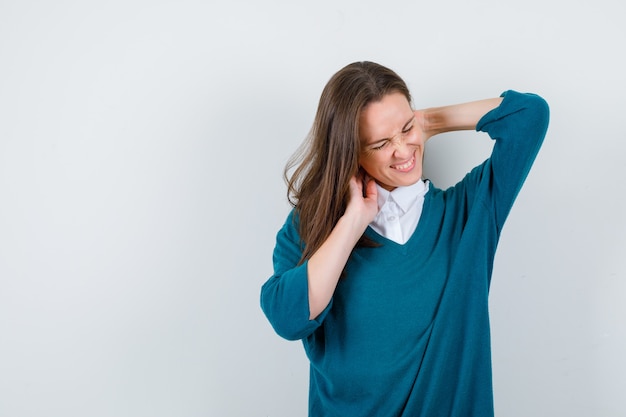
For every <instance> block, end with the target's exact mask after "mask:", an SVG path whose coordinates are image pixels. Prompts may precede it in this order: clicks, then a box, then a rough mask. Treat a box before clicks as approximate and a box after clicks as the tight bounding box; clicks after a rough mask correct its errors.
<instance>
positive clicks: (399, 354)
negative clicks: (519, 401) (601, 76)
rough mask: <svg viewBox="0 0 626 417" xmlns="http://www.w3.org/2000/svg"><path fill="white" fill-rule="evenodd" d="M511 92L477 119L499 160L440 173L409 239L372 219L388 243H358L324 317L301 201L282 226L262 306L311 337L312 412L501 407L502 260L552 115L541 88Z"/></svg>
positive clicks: (469, 412)
mask: <svg viewBox="0 0 626 417" xmlns="http://www.w3.org/2000/svg"><path fill="white" fill-rule="evenodd" d="M503 97H504V100H503V101H502V103H501V104H500V106H499V107H498V108H496V109H494V110H492V111H490V112H489V113H487V114H486V115H484V116H483V117H482V118H481V120H480V121H479V123H478V125H477V127H476V130H479V131H484V132H487V133H488V134H489V136H490V137H491V138H493V139H495V145H494V147H493V151H492V153H491V156H490V157H489V159H487V160H486V161H485V162H484V163H482V164H481V165H479V166H477V167H476V168H474V169H473V170H472V171H471V172H470V173H468V174H467V175H466V176H465V178H464V179H463V180H462V181H461V182H459V183H458V184H457V185H455V186H454V187H451V188H449V189H447V190H445V191H443V190H440V189H438V188H435V187H434V186H433V185H432V183H431V185H430V189H429V191H428V193H427V194H426V196H425V201H424V207H423V210H422V215H421V218H420V220H419V223H418V226H417V229H416V230H415V232H414V233H413V235H412V236H411V238H410V239H409V241H408V242H407V243H405V244H404V245H399V244H397V243H395V242H393V241H391V240H388V239H385V238H384V237H382V236H380V235H378V234H377V233H376V232H374V231H373V230H372V229H371V228H368V229H367V230H366V232H365V233H366V234H367V235H368V236H369V237H370V238H372V239H373V240H375V241H376V242H379V243H380V244H381V246H379V247H376V248H357V249H354V251H353V252H352V254H351V256H350V258H349V260H348V262H347V265H346V276H345V277H344V278H342V279H341V280H340V281H339V284H338V286H337V288H336V290H335V293H334V295H333V298H332V300H331V302H330V304H329V305H328V307H327V308H326V309H325V310H324V311H323V312H322V314H321V315H320V316H319V317H318V318H317V319H316V320H309V307H308V290H307V264H306V263H304V264H302V265H299V266H298V265H297V264H298V260H299V258H300V255H301V242H300V238H299V235H298V229H297V216H295V215H294V212H293V211H292V213H291V214H290V215H289V217H288V218H287V220H286V222H285V224H284V226H283V227H282V229H281V230H280V231H279V233H278V235H277V241H276V247H275V249H274V275H273V276H272V277H271V278H270V279H269V280H268V281H267V282H266V283H265V284H264V285H263V288H262V290H261V306H262V309H263V311H264V312H265V314H266V316H267V318H268V319H269V321H270V323H271V324H272V326H273V327H274V329H275V330H276V332H277V333H278V334H279V335H281V336H282V337H284V338H286V339H290V340H295V339H302V342H303V344H304V349H305V351H306V354H307V356H308V358H309V361H310V390H309V415H310V416H324V417H330V416H337V417H352V416H405V417H417V416H459V417H468V416H477V417H488V416H493V392H492V375H491V348H490V332H489V315H488V293H489V284H490V280H491V273H492V268H493V260H494V255H495V252H496V246H497V243H498V239H499V236H500V232H501V230H502V226H503V224H504V221H505V219H506V217H507V215H508V213H509V211H510V209H511V206H512V204H513V201H514V200H515V197H516V196H517V194H518V192H519V190H520V187H521V186H522V183H523V182H524V180H525V178H526V176H527V175H528V172H529V169H530V167H531V165H532V162H533V161H534V159H535V156H536V154H537V152H538V150H539V147H540V146H541V143H542V141H543V138H544V136H545V133H546V130H547V126H548V118H549V111H548V106H547V104H546V102H545V101H544V100H543V99H542V98H541V97H539V96H537V95H534V94H522V93H518V92H515V91H507V92H505V93H503ZM294 219H295V221H294ZM276 400H277V401H280V400H281V397H280V396H277V398H276Z"/></svg>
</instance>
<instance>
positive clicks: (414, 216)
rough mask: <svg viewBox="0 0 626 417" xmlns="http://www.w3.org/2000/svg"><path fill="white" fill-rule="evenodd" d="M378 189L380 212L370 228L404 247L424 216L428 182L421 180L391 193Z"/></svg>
mask: <svg viewBox="0 0 626 417" xmlns="http://www.w3.org/2000/svg"><path fill="white" fill-rule="evenodd" d="M376 188H377V189H378V207H379V210H378V214H377V215H376V217H375V218H374V221H372V222H371V223H370V227H371V228H372V229H374V230H375V231H376V232H377V233H378V234H380V235H381V236H384V237H386V238H387V239H389V240H393V241H394V242H396V243H399V244H401V245H403V244H405V243H406V242H407V241H408V240H409V238H410V237H411V235H412V234H413V232H415V228H416V227H417V223H418V222H419V219H420V216H421V215H422V207H423V206H424V196H425V195H426V193H427V192H428V181H426V182H424V181H423V180H419V181H418V182H416V183H415V184H413V185H409V186H407V187H398V188H396V189H394V190H393V191H391V192H389V191H387V190H385V189H384V188H382V187H381V186H380V185H378V184H376Z"/></svg>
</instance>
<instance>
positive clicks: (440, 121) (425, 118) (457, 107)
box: [415, 97, 502, 139]
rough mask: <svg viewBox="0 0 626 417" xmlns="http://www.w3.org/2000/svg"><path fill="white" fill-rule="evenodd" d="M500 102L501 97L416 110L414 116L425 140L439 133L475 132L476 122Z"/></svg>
mask: <svg viewBox="0 0 626 417" xmlns="http://www.w3.org/2000/svg"><path fill="white" fill-rule="evenodd" d="M501 102H502V97H495V98H489V99H485V100H478V101H471V102H468V103H461V104H452V105H449V106H441V107H431V108H427V109H422V110H416V111H415V116H416V119H417V120H418V121H419V123H420V124H421V125H422V130H423V132H424V134H425V137H426V139H428V138H430V137H432V136H434V135H437V134H439V133H444V132H451V131H455V130H475V129H476V124H477V123H478V121H479V120H480V119H481V117H483V116H484V115H485V114H487V113H488V112H489V111H491V110H493V109H495V108H496V107H498V106H499V105H500V103H501Z"/></svg>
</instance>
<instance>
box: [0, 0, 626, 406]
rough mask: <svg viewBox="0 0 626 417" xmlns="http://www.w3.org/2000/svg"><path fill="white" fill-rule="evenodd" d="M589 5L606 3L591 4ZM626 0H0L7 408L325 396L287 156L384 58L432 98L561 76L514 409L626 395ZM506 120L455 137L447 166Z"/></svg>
mask: <svg viewBox="0 0 626 417" xmlns="http://www.w3.org/2000/svg"><path fill="white" fill-rule="evenodd" d="M583 4H584V5H583ZM623 16H624V14H623V4H622V3H621V2H619V1H617V0H615V1H611V0H596V1H593V2H573V3H567V4H564V3H562V2H558V1H553V2H552V1H546V0H543V1H537V0H530V1H524V2H503V1H501V0H484V1H463V0H450V1H431V2H419V1H393V0H391V1H386V2H381V1H357V0H352V1H337V0H333V1H316V2H311V1H309V2H295V1H253V0H249V1H230V2H220V3H219V4H218V3H217V2H212V1H200V0H197V1H193V0H182V1H181V0H177V1H148V0H124V1H121V0H114V1H106V2H105V1H100V2H95V1H78V0H65V1H63V0H59V1H49V2H48V1H33V0H26V1H22V0H20V1H18V0H12V1H10V0H3V1H1V2H0V415H1V416H7V417H26V416H29V417H31V416H63V417H84V416H94V417H97V416H111V417H126V416H128V417H139V416H150V417H159V416H164V417H165V416H168V417H171V416H182V417H187V416H190V417H191V416H272V417H279V416H303V415H306V404H307V387H308V368H307V361H306V358H305V355H304V352H303V350H302V347H301V345H300V343H299V342H287V341H284V340H282V339H280V338H279V337H278V336H276V335H275V334H274V333H273V331H272V329H271V328H270V326H269V324H268V322H267V321H266V320H265V318H264V316H263V315H262V312H261V310H260V308H259V299H258V298H259V290H260V286H261V285H262V283H263V282H264V281H265V280H266V279H267V278H268V277H269V276H270V275H271V272H272V268H271V253H272V249H273V245H274V238H275V233H276V231H277V230H278V229H279V227H280V226H281V224H282V223H283V220H284V218H285V216H286V214H287V212H288V210H289V206H288V204H287V203H286V198H285V186H284V184H283V181H282V177H281V175H282V169H283V166H284V164H285V162H286V160H287V158H288V157H289V155H290V154H291V153H292V152H293V151H294V150H295V149H296V147H297V146H298V145H299V143H300V142H301V140H302V139H303V138H304V136H305V135H306V134H307V132H308V130H309V128H310V126H311V123H312V120H313V116H314V112H315V108H316V105H317V100H318V98H319V94H320V93H321V90H322V87H323V86H324V84H325V83H326V81H327V80H328V79H329V77H330V76H331V75H332V74H333V73H334V72H335V71H337V70H338V69H339V68H341V67H343V66H344V65H346V64H348V63H350V62H352V61H356V60H373V61H377V62H379V63H382V64H384V65H387V66H389V67H391V68H392V69H394V70H396V71H397V72H398V73H399V74H400V75H401V76H402V77H403V78H404V79H405V80H406V81H407V83H408V84H409V87H410V88H411V90H412V93H413V95H414V98H415V103H414V104H415V106H416V107H425V106H435V105H443V104H452V103H457V102H463V101H469V100H475V99H481V98H486V97H492V96H496V95H499V94H500V93H501V92H502V91H504V90H506V89H516V90H519V91H530V92H536V93H539V94H540V95H542V96H543V97H544V98H545V99H546V100H547V101H548V102H549V104H550V106H551V111H552V119H551V124H550V128H549V131H548V135H547V138H546V142H545V144H544V147H543V149H542V150H541V152H540V154H539V156H538V158H537V161H536V163H535V166H534V168H533V170H532V171H531V174H530V176H529V178H528V180H527V183H526V185H525V187H524V189H523V190H522V192H521V194H520V196H519V198H518V200H517V203H516V206H515V207H514V208H513V211H512V213H511V215H510V217H509V221H508V223H507V225H506V226H505V229H504V233H503V236H502V240H501V244H500V248H499V253H498V256H497V260H496V265H495V271H494V278H493V285H492V293H491V314H492V331H493V351H494V353H493V355H494V357H493V366H494V384H495V397H496V412H497V414H498V415H500V416H509V417H515V416H520V417H521V416H535V417H541V416H546V417H547V416H550V417H553V416H572V417H574V416H580V417H583V416H584V417H588V416H603V417H609V416H615V417H617V416H624V415H626V403H625V402H624V398H623V397H624V388H625V387H626V355H624V352H626V326H625V325H624V323H625V321H626V307H625V303H624V300H625V299H626V256H625V255H626V254H625V253H624V252H625V251H624V247H625V243H626V242H625V239H626V238H625V236H626V235H625V232H626V230H625V229H626V220H625V219H624V212H625V210H626V203H625V197H624V188H625V187H624V178H625V177H626V164H625V163H624V160H625V157H626V152H625V151H626V146H625V145H624V141H625V139H626V137H625V136H626V135H625V134H624V128H623V125H624V120H625V119H624V118H625V114H626V106H625V105H624V101H625V100H624V96H625V93H626V82H625V81H624V79H625V78H624V74H626V64H625V63H624V58H623V55H624V45H625V44H626V26H625V25H624V23H623ZM490 146H491V142H490V141H489V139H486V137H485V136H483V135H482V134H477V133H472V132H464V133H458V134H457V133H455V134H447V135H443V136H441V137H440V138H438V139H437V140H433V141H431V142H429V148H428V150H427V157H426V158H427V159H426V168H425V174H426V176H427V177H428V178H430V179H431V180H433V181H434V183H435V184H436V185H437V186H439V187H446V186H448V185H451V184H453V183H454V182H456V180H458V179H460V178H461V176H462V175H463V174H464V173H465V172H466V171H467V170H468V169H470V168H471V167H472V166H474V165H476V164H478V163H479V162H481V161H482V159H484V157H485V156H486V155H488V152H489V147H490Z"/></svg>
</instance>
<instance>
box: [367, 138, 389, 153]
mask: <svg viewBox="0 0 626 417" xmlns="http://www.w3.org/2000/svg"><path fill="white" fill-rule="evenodd" d="M388 143H389V141H388V140H386V141H383V143H381V144H380V145H378V146H373V147H372V148H371V149H372V150H374V151H379V150H381V149H382V148H384V147H385V146H387V144H388Z"/></svg>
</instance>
